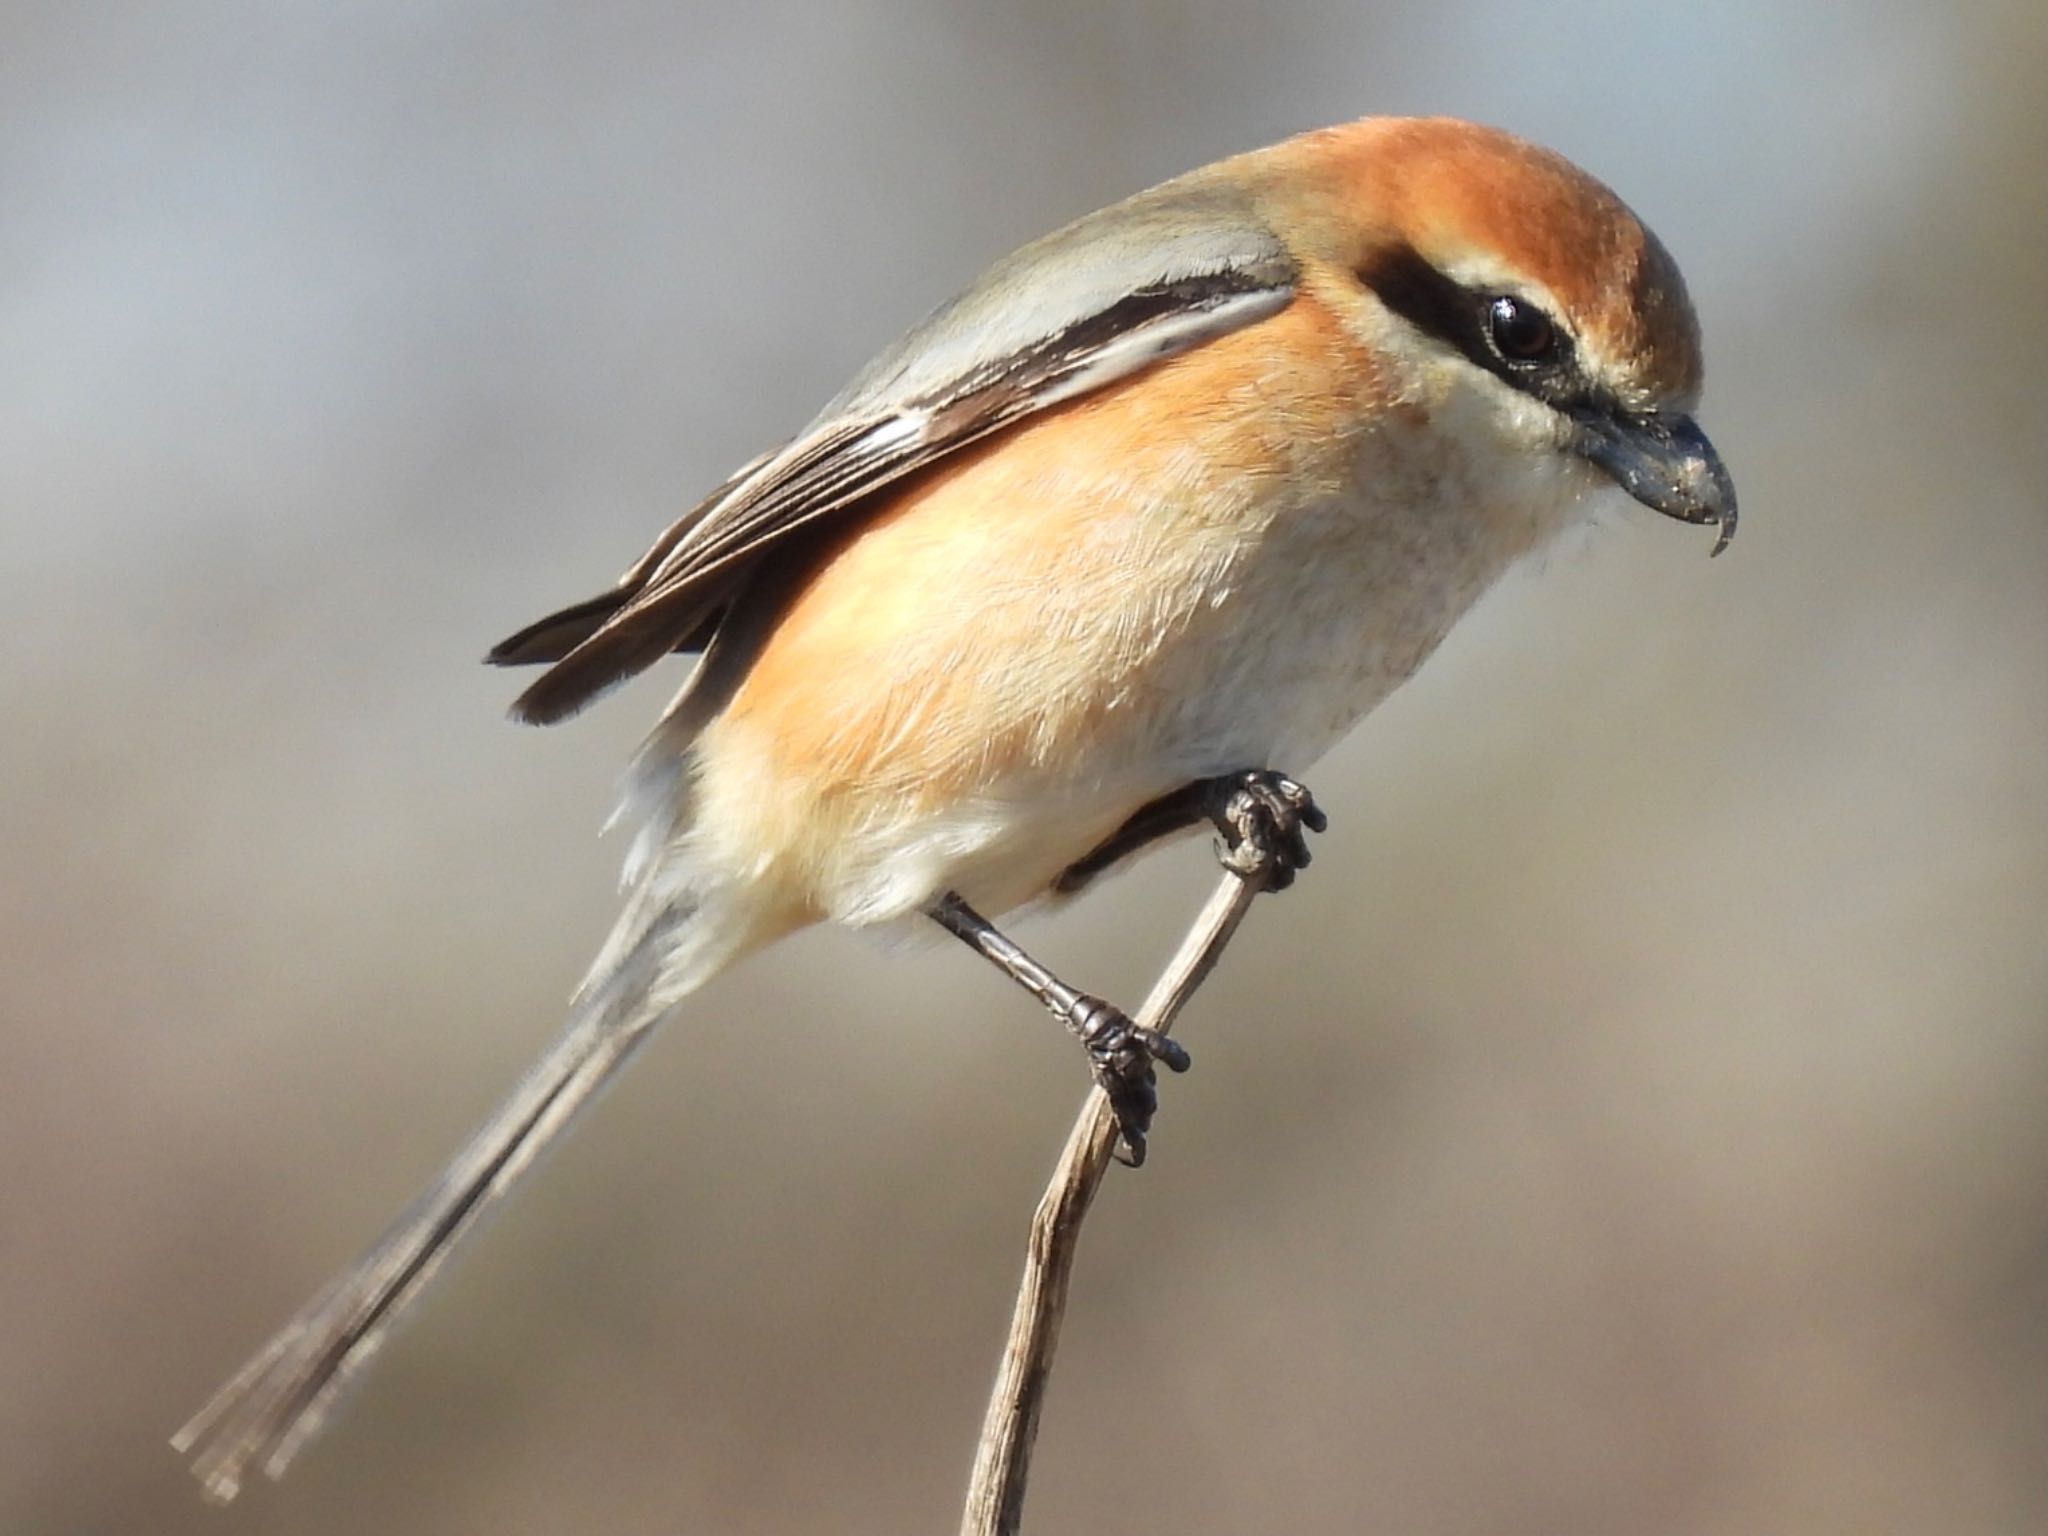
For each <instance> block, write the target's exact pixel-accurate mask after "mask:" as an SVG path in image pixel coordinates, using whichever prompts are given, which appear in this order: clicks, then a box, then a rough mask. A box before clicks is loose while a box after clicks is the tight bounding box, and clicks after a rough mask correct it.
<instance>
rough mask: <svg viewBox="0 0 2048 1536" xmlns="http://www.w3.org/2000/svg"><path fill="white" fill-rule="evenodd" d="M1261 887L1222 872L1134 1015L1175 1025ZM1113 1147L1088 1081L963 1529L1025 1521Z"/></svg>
mask: <svg viewBox="0 0 2048 1536" xmlns="http://www.w3.org/2000/svg"><path fill="white" fill-rule="evenodd" d="M1264 887H1265V880H1264V878H1263V877H1259V876H1254V877H1252V878H1246V877H1245V876H1242V875H1238V874H1235V873H1226V874H1225V875H1224V877H1223V880H1222V883H1221V884H1219V885H1218V886H1217V887H1216V892H1215V894H1214V895H1212V896H1211V897H1210V898H1209V903H1208V905H1207V906H1205V907H1203V908H1202V911H1201V915H1200V916H1198V917H1197V918H1196V919H1195V924H1194V926H1193V927H1192V928H1190V929H1189V930H1188V936H1187V937H1186V938H1185V939H1183V940H1182V941H1181V946H1180V949H1179V951H1178V953H1176V954H1175V955H1174V957H1173V960H1172V962H1171V963H1170V964H1169V965H1168V966H1167V968H1166V969H1165V970H1164V971H1163V972H1161V974H1160V977H1159V980H1158V981H1157V982H1156V983H1155V984H1154V985H1153V988H1152V993H1151V995H1150V996H1149V997H1147V998H1146V999H1145V1003H1144V1006H1143V1007H1141V1008H1140V1009H1139V1010H1138V1012H1137V1014H1136V1015H1135V1022H1137V1023H1138V1024H1140V1025H1143V1026H1145V1027H1147V1028H1150V1029H1156V1030H1158V1031H1159V1032H1160V1033H1162V1034H1164V1033H1166V1031H1168V1030H1169V1029H1171V1028H1172V1026H1173V1020H1174V1017H1175V1015H1177V1014H1178V1013H1179V1012H1180V1010H1181V1009H1182V1007H1184V1006H1185V1005H1186V1003H1187V1000H1188V999H1189V998H1191V997H1193V996H1194V995H1195V989H1196V988H1198V987H1200V986H1201V984H1202V983H1203V981H1205V980H1206V979H1207V978H1208V975H1209V972H1210V971H1212V970H1214V969H1215V967H1216V962H1217V960H1218V959H1219V958H1220V957H1221V956H1222V953H1223V947H1224V945H1226V944H1228V943H1229V942H1230V936H1231V935H1232V934H1233V933H1235V932H1236V931H1237V925H1238V924H1239V923H1241V922H1243V921H1244V915H1245V913H1246V911H1247V910H1249V909H1250V907H1251V904H1252V901H1253V900H1254V898H1256V897H1257V896H1258V894H1259V892H1260V891H1261V890H1262V889H1264ZM1115 1146H1116V1123H1115V1121H1114V1119H1113V1118H1112V1117H1111V1115H1110V1112H1109V1100H1108V1097H1107V1096H1106V1095H1105V1094H1104V1093H1103V1092H1102V1090H1101V1089H1100V1088H1097V1089H1094V1090H1092V1091H1091V1092H1090V1093H1089V1095H1088V1102H1087V1103H1085V1104H1083V1105H1082V1106H1081V1114H1080V1118H1079V1119H1077V1120H1076V1121H1075V1122H1074V1129H1073V1131H1072V1133H1071V1134H1070V1135H1069V1136H1068V1137H1067V1145H1066V1150H1065V1151H1063V1152H1061V1154H1060V1160H1059V1164H1058V1166H1057V1167H1055V1168H1054V1170H1053V1175H1052V1182H1051V1183H1050V1184H1048V1185H1047V1186H1046V1190H1045V1194H1044V1195H1043V1196H1041V1197H1040V1199H1039V1202H1038V1210H1037V1212H1036V1213H1035V1214H1034V1215H1033V1216H1032V1218H1031V1240H1030V1246H1029V1248H1028V1249H1027V1251H1026V1253H1025V1258H1024V1278H1023V1280H1022V1281H1021V1282H1020V1283H1019V1284H1018V1287H1017V1306H1016V1310H1015V1312H1014V1313H1013V1314H1012V1316H1011V1318H1010V1337H1009V1340H1008V1342H1007V1343H1006V1344H1005V1345H1004V1347H1003V1361H1002V1365H1001V1367H1000V1368H999V1369H998V1370H997V1372H996V1384H995V1389H994V1391H993V1392H991V1393H990V1395H989V1402H988V1415H987V1417H986V1418H985V1419H984V1420H983V1421H982V1426H981V1444H980V1445H979V1446H978V1447H976V1449H975V1453H974V1475H973V1477H972V1479H971V1480H970V1481H969V1483H968V1487H967V1508H966V1512H965V1513H964V1514H963V1515H962V1516H961V1520H960V1532H961V1536H1015V1533H1016V1531H1017V1530H1018V1528H1019V1525H1020V1524H1021V1522H1022V1520H1023V1517H1024V1484H1025V1480H1026V1479H1027V1478H1028V1477H1029V1476H1030V1472H1031V1447H1032V1443H1033V1441H1035V1440H1036V1439H1037V1438H1038V1415H1039V1411H1040V1410H1041V1409H1042V1408H1043V1406H1044V1403H1045V1388H1046V1383H1047V1382H1048V1381H1049V1380H1050V1379H1051V1376H1052V1357H1053V1351H1054V1350H1055V1349H1056V1348H1058V1346H1059V1335H1060V1321H1061V1319H1062V1318H1063V1317H1064V1316H1065V1315H1066V1310H1067V1285H1068V1282H1069V1280H1070V1278H1071V1276H1072V1274H1073V1268H1074V1256H1075V1254H1076V1252H1077V1251H1078V1250H1079V1248H1080V1241H1081V1222H1082V1219H1083V1218H1084V1217H1086V1216H1087V1214H1088V1207H1089V1205H1090V1204H1091V1203H1093V1201H1094V1199H1095V1191H1096V1190H1097V1189H1098V1188H1099V1187H1100V1186H1101V1184H1102V1175H1103V1172H1104V1170H1106V1169H1107V1168H1108V1166H1109V1157H1110V1153H1111V1151H1112V1150H1113V1149H1114V1148H1115Z"/></svg>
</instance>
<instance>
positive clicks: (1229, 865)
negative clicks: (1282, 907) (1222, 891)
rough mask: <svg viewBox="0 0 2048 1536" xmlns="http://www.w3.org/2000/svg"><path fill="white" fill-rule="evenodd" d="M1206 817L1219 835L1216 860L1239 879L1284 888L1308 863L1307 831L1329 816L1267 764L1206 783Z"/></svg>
mask: <svg viewBox="0 0 2048 1536" xmlns="http://www.w3.org/2000/svg"><path fill="white" fill-rule="evenodd" d="M1207 788H1208V803H1207V806H1206V809H1207V810H1208V813H1209V819H1210V820H1211V821H1212V822H1214V823H1215V824H1216V830H1217V832H1219V833H1220V834H1222V838H1223V846H1222V847H1221V848H1219V849H1218V850H1217V852H1216V860H1217V862H1218V863H1220V864H1221V865H1222V866H1223V867H1224V868H1225V869H1227V870H1229V871H1231V873H1233V874H1235V875H1237V876H1238V877H1239V878H1240V879H1243V880H1247V881H1250V882H1252V883H1254V884H1256V885H1258V886H1260V887H1261V888H1263V889H1265V890H1268V891H1284V890H1286V889H1287V887H1288V886H1290V885H1292V884H1294V877H1295V875H1296V874H1298V873H1299V872H1300V871H1301V870H1302V869H1304V868H1305V867H1306V866H1307V864H1308V862H1309V847H1308V836H1307V834H1308V833H1310V832H1321V831H1322V830H1323V829H1324V828H1325V827H1327V826H1329V824H1330V821H1329V818H1328V817H1327V816H1325V815H1324V814H1323V811H1322V807H1321V806H1319V805H1317V804H1316V800H1315V796H1314V795H1312V794H1310V793H1309V792H1308V789H1307V787H1306V786H1305V785H1302V784H1298V783H1296V782H1295V781H1294V780H1293V779H1290V778H1289V777H1287V775H1286V774H1284V773H1276V772H1275V771H1274V770H1272V769H1271V768H1249V769H1246V770H1245V771H1244V772H1243V773H1234V774H1226V775H1225V776H1223V777H1222V778H1217V779H1210V780H1209V781H1208V782H1207Z"/></svg>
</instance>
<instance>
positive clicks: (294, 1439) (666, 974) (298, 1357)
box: [171, 886, 747, 1502]
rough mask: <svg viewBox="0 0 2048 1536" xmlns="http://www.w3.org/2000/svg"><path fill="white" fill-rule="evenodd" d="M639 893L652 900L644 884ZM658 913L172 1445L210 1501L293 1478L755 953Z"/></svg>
mask: <svg viewBox="0 0 2048 1536" xmlns="http://www.w3.org/2000/svg"><path fill="white" fill-rule="evenodd" d="M638 894H640V895H641V896H643V897H646V896H648V895H649V894H650V893H649V892H648V891H647V890H646V888H645V887H644V886H643V888H642V890H641V892H639V893H638ZM635 905H639V904H638V903H636V904H635ZM647 905H649V906H654V907H655V910H654V911H652V912H651V913H645V914H644V915H636V914H635V913H632V912H629V914H628V916H627V918H626V920H625V921H624V922H623V923H622V924H621V930H622V931H621V933H620V935H619V936H618V937H617V938H615V939H614V942H613V944H612V945H611V946H610V947H609V948H608V949H607V952H606V955H605V957H604V958H603V959H602V960H600V962H599V966H598V969H597V970H596V971H595V972H594V973H593V975H592V979H591V980H590V981H589V982H587V983H585V985H584V987H583V989H582V991H581V992H580V993H579V994H578V996H577V999H576V1002H575V1004H574V1007H573V1010H572V1012H571V1014H570V1017H569V1022H568V1024H567V1025H566V1026H565V1027H564V1029H563V1031H562V1033H561V1035H560V1036H559V1037H557V1038H556V1040H555V1042H554V1043H553V1044H552V1045H550V1046H549V1047H548V1049H547V1051H546V1053H545V1054H544V1055H543V1056H542V1057H541V1058H540V1060H539V1061H538V1062H536V1063H535V1064H534V1066H533V1068H532V1069H531V1070H530V1071H529V1072H528V1073H527V1074H526V1076H525V1078H524V1079H523V1080H521V1082H520V1084H519V1086H518V1087H517V1088H516V1089H515V1090H514V1091H513V1093H512V1095H511V1097H509V1098H508V1099H507V1100H506V1101H505V1102H504V1103H503V1104H502V1105H501V1106H499V1108H498V1109H497V1111H496V1112H495V1113H493V1114H492V1116H491V1117H490V1119H489V1120H487V1121H485V1122H484V1125H483V1127H482V1128H481V1129H480V1130H479V1131H478V1132H477V1133H476V1135H475V1136H473V1137H472V1138H471V1139H470V1141H469V1143H468V1144H467V1145H466V1146H464V1147H463V1149H462V1150H461V1151H460V1152H459V1153H457V1154H456V1156H455V1158H454V1160H453V1161H452V1162H450V1163H449V1164H448V1166H447V1167H446V1168H445V1169H444V1170H443V1171H442V1172H441V1175H440V1176H439V1177H438V1178H437V1179H435V1181H434V1182H433V1183H432V1184H431V1185H429V1186H428V1187H427V1189H426V1190H425V1192H424V1193H422V1194H421V1195H420V1197H419V1198H418V1199H417V1200H415V1201H414V1202H413V1203H412V1204H411V1205H410V1206H409V1207H408V1208H407V1209H406V1210H405V1211H404V1212H403V1213H402V1214H401V1215H400V1216H399V1218H398V1219H397V1221H395V1222H393V1223H392V1225H391V1227H390V1228H389V1229H388V1230H387V1231H386V1232H385V1233H384V1235H383V1236H382V1237H380V1238H378V1239H377V1241H376V1242H375V1243H373V1244H371V1245H370V1248H369V1249H368V1251H367V1252H365V1253H364V1254H363V1255H362V1257H361V1258H359V1259H357V1260H356V1262H355V1263H354V1264H352V1265H351V1266H350V1267H349V1268H348V1269H346V1270H345V1271H343V1272H342V1273H341V1274H340V1275H339V1276H338V1277H336V1279H335V1280H334V1282H333V1283H332V1284H330V1285H329V1286H328V1287H327V1289H326V1290H325V1291H323V1292H322V1293H321V1294H320V1295H318V1296H316V1297H315V1298H314V1299H313V1300H312V1302H310V1303H309V1304H308V1305H307V1306H306V1307H305V1308H304V1309H303V1310H302V1311H300V1313H299V1314H298V1315H297V1316H296V1317H294V1318H293V1319H292V1320H291V1321H290V1322H289V1323H287V1324H286V1325H285V1326H284V1328H283V1329H282V1330H280V1331H279V1333H278V1334H277V1336H276V1337H275V1338H273V1339H272V1340H271V1341H270V1342H269V1343H268V1344H266V1345H265V1346H264V1347H263V1348H262V1349H261V1350H260V1351H259V1352H258V1353H257V1355H256V1357H255V1358H254V1359H252V1360H251V1361H250V1362H249V1363H248V1364H247V1365H245V1366H243V1367H242V1369H241V1370H240V1371H239V1372H237V1373H236V1375H235V1376H234V1378H233V1379H232V1380H231V1381H229V1382H228V1383H227V1384H226V1385H225V1386H223V1387H222V1388H221V1389H220V1390H219V1391H218V1392H216V1393H215V1394H214V1396H213V1400H212V1401H211V1402H209V1403H208V1404H207V1405H206V1406H205V1407H204V1408H202V1409H201V1410H200V1411H199V1412H198V1414H196V1415H195V1416H194V1417H193V1419H192V1420H191V1422H190V1423H188V1424H186V1425H185V1427H184V1428H183V1429H181V1430H179V1431H178V1433H177V1434H176V1435H175V1436H173V1437H172V1440H171V1444H172V1446H173V1447H174V1448H176V1449H177V1451H178V1452H179V1453H180V1454H183V1453H185V1452H187V1451H193V1450H195V1448H196V1452H197V1454H196V1455H195V1456H194V1458H193V1468H192V1470H193V1473H194V1474H195V1475H196V1476H197V1477H198V1478H199V1480H200V1481H201V1482H202V1483H203V1484H204V1485H205V1488H206V1493H207V1496H208V1497H209V1498H212V1499H215V1500H218V1501H221V1502H225V1501H227V1500H229V1499H231V1498H233V1497H234V1496H235V1494H236V1492H237V1491H238V1490H239V1489H240V1487H241V1484H242V1479H243V1476H244V1474H245V1473H246V1471H247V1470H248V1468H249V1467H250V1466H251V1465H252V1464H254V1465H260V1466H261V1467H262V1470H263V1471H264V1472H266V1473H267V1474H269V1475H270V1476H272V1477H276V1476H278V1475H279V1474H280V1473H282V1472H283V1471H284V1468H285V1466H286V1464H287V1463H288V1462H290V1460H291V1459H292V1457H293V1456H295V1455H296V1454H297V1453H298V1452H299V1450H300V1449H301V1448H302V1447H304V1446H305V1444H306V1443H307V1442H308V1441H309V1440H311V1439H312V1438H313V1436H314V1435H315V1434H317V1433H318V1432H319V1430H320V1428H321V1426H322V1424H323V1423H324V1422H325V1421H326V1419H327V1416H328V1414H329V1413H330V1411H331V1410H332V1409H333V1408H334V1406H335V1403H336V1401H337V1400H338V1399H339V1397H340V1396H341V1394H342V1392H343V1391H344V1390H345V1389H346V1388H347V1387H348V1386H349V1385H350V1383H351V1382H352V1381H353V1380H354V1379H355V1378H356V1377H357V1376H358V1375H359V1374H360V1373H361V1371H362V1368H363V1367H364V1366H365V1365H367V1364H368V1363H369V1361H370V1358H371V1356H373V1355H374V1354H375V1353H376V1352H377V1349H378V1346H380V1345H381V1344H382V1343H383V1342H384V1340H385V1338H386V1337H387V1336H388V1334H389V1333H390V1331H391V1327H392V1325H393V1324H394V1323H396V1322H397V1321H398V1320H399V1318H400V1317H401V1316H402V1315H403V1314H404V1313H405V1312H406V1310H407V1309H408V1308H409V1307H410V1306H411V1304H412V1303H413V1302H414V1301H415V1300H417V1299H418V1298H419V1295H420V1293H421V1292H422V1291H423V1290H424V1289H425V1288H426V1284H427V1282H428V1281H429V1280H431V1279H432V1278H433V1276H434V1274H435V1272H436V1271H437V1270H439V1269H440V1267H441V1265H442V1264H443V1263H444V1262H445V1261H446V1260H447V1258H448V1256H449V1255H450V1254H451V1253H452V1252H454V1250H455V1248H456V1246H457V1244H458V1243H459V1242H460V1241H461V1240H462V1239H463V1238H464V1237H466V1236H468V1235H469V1234H470V1233H471V1232H473V1231H475V1230H476V1226H477V1222H478V1219H479V1218H480V1217H482V1215H483V1214H484V1212H486V1211H487V1210H489V1209H490V1208H491V1207H492V1206H494V1205H496V1204H497V1203H498V1201H499V1200H500V1199H501V1198H502V1197H503V1196H504V1195H505V1194H506V1192H507V1191H509V1190H510V1189H511V1188H512V1186H513V1184H514V1183H515V1182H516V1181H517V1180H518V1178H519V1176H520V1175H521V1174H523V1173H525V1172H526V1171H527V1169H529V1168H530V1167H532V1166H533V1163H534V1161H535V1159H537V1158H538V1157H539V1156H540V1154H541V1153H542V1152H543V1151H544V1150H545V1149H546V1148H547V1147H548V1145H549V1144H550V1143H552V1142H553V1141H554V1140H555V1139H556V1137H558V1136H559V1135H560V1134H561V1133H562V1131H563V1130H564V1129H566V1128H567V1126H568V1124H569V1122H570V1120H571V1119H573V1118H574V1117H575V1114H576V1112H577V1111H578V1110H579V1109H581V1108H583V1107H584V1106H585V1105H586V1104H588V1103H589V1102H590V1101H591V1099H592V1098H593V1097H594V1096H595V1095H596V1093H597V1091H598V1090H599V1089H600V1088H602V1087H603V1086H604V1085H605V1083H606V1082H607V1081H608V1080H609V1079H610V1078H611V1077H612V1075H613V1074H614V1073H615V1072H617V1071H618V1069H619V1068H620V1067H622V1066H624V1065H625V1063H626V1061H627V1060H628V1058H630V1057H631V1056H632V1055H633V1053H634V1051H635V1050H636V1049H637V1048H638V1047H639V1046H640V1044H641V1043H642V1042H643V1041H644V1040H645V1039H646V1038H647V1037H648V1035H649V1034H650V1033H652V1031H653V1029H654V1026H655V1025H657V1024H659V1023H660V1022H661V1021H662V1020H663V1019H664V1018H665V1017H667V1016H668V1014H669V1013H670V1012H672V1011H673V1010H674V1007H675V1005H676V1003H677V1002H679V1001H680V1000H681V999H682V998H683V997H684V996H685V995H686V994H688V993H689V992H691V991H693V990H695V988H696V987H698V986H699V985H701V984H702V983H703V982H704V981H706V980H708V979H709V978H710V977H711V975H713V974H714V973H715V972H717V971H718V970H721V969H723V967H724V966H725V965H726V964H727V963H729V962H730V961H731V960H732V959H733V958H734V957H735V955H736V954H737V953H738V951H739V950H740V949H741V948H743V947H747V946H746V945H745V943H744V939H745V937H746V936H745V935H744V934H743V933H741V934H736V933H734V932H733V929H734V926H735V924H734V922H733V919H734V918H735V917H737V916H738V914H734V913H717V914H713V913H710V912H705V911H703V910H701V908H700V904H699V903H698V902H697V901H695V900H692V899H688V898H684V897H680V896H679V895H678V893H675V892H673V891H671V892H670V893H669V894H668V897H667V899H666V900H665V901H663V902H660V903H658V904H657V903H655V902H651V901H650V902H648V903H647ZM713 905H719V903H717V902H715V901H714V903H713ZM707 919H708V921H707ZM721 930H723V932H721Z"/></svg>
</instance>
